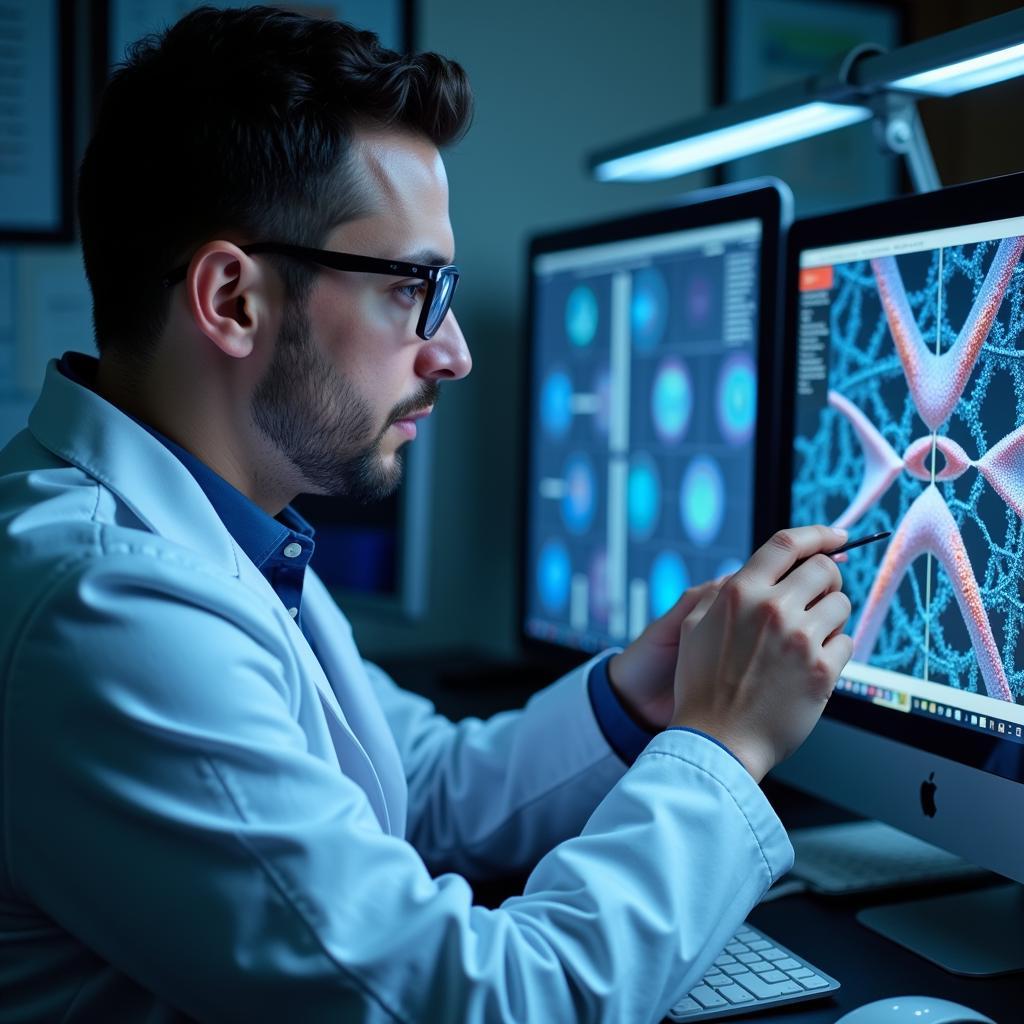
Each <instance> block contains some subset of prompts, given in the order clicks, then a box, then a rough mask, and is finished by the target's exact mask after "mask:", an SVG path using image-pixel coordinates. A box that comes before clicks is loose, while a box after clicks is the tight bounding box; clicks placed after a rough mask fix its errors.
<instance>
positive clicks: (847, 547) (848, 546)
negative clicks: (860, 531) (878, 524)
mask: <svg viewBox="0 0 1024 1024" xmlns="http://www.w3.org/2000/svg"><path fill="white" fill-rule="evenodd" d="M891 536H892V530H883V531H882V532H881V533H869V534H868V535H867V536H866V537H858V538H857V539H856V540H848V541H847V542H846V543H845V544H844V545H843V546H842V547H841V548H836V549H835V551H826V552H825V554H827V555H829V556H830V557H831V556H832V555H841V554H842V553H843V552H844V551H852V550H853V549H854V548H862V547H863V546H864V545H865V544H874V543H875V541H876V540H885V538H886V537H891Z"/></svg>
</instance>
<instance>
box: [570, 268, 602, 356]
mask: <svg viewBox="0 0 1024 1024" xmlns="http://www.w3.org/2000/svg"><path fill="white" fill-rule="evenodd" d="M597 321H598V312H597V296H596V295H595V294H594V293H593V291H592V290H591V289H590V288H588V287H587V286H586V285H585V284H578V285H576V287H575V288H573V290H572V291H571V292H570V293H569V300H568V302H566V304H565V332H566V334H568V335H569V340H570V341H571V342H572V343H573V344H574V345H576V346H577V347H578V348H586V347H587V345H589V344H590V343H591V342H592V341H593V340H594V335H595V334H597Z"/></svg>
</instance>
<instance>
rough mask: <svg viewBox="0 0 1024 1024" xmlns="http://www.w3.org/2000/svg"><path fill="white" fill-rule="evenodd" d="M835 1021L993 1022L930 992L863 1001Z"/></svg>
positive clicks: (855, 1023) (852, 1023)
mask: <svg viewBox="0 0 1024 1024" xmlns="http://www.w3.org/2000/svg"><path fill="white" fill-rule="evenodd" d="M836 1024H996V1022H995V1021H994V1020H993V1019H992V1018H991V1017H986V1016H985V1014H983V1013H978V1011H977V1010H971V1009H969V1008H968V1007H966V1006H961V1005H960V1004H959V1003H951V1002H950V1001H949V1000H948V999H937V998H936V997H934V996H892V997H891V998H889V999H877V1000H875V1002H873V1003H865V1004H864V1006H858V1007H857V1009H856V1010H851V1011H850V1012H849V1013H848V1014H846V1015H845V1016H843V1017H840V1018H839V1020H837V1021H836Z"/></svg>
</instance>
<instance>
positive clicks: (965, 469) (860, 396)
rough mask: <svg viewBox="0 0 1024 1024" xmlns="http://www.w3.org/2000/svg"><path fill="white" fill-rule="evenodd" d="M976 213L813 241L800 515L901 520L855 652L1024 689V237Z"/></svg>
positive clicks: (857, 585) (855, 574) (879, 525)
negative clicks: (948, 222)
mask: <svg viewBox="0 0 1024 1024" xmlns="http://www.w3.org/2000/svg"><path fill="white" fill-rule="evenodd" d="M976 227H977V230H973V231H960V232H959V234H958V235H957V236H956V237H954V238H951V239H950V240H951V241H953V242H955V243H956V244H949V245H944V244H942V241H943V239H942V238H941V237H940V238H939V239H935V238H930V239H929V241H930V242H931V243H932V244H930V245H928V246H927V247H920V246H917V245H915V244H914V243H913V240H912V239H911V240H910V241H909V242H905V241H904V240H901V239H891V240H887V241H886V242H879V243H874V244H873V245H871V246H866V248H867V251H868V253H869V254H868V255H867V256H866V258H860V259H849V258H842V257H843V253H842V249H838V250H836V251H833V252H831V253H830V252H829V251H828V250H819V251H817V252H813V251H812V252H808V253H805V254H803V257H802V259H801V270H800V281H799V289H800V292H799V326H798V339H797V342H798V349H797V352H798V355H797V361H798V366H797V381H796V432H795V441H794V466H793V484H792V516H791V518H792V521H793V522H794V523H797V524H799V523H810V522H830V523H835V524H836V525H839V526H843V527H846V528H847V529H848V530H849V531H850V533H851V536H854V537H855V536H859V535H862V534H869V533H874V532H876V531H882V530H891V531H892V536H891V537H890V538H888V540H887V541H884V542H882V543H879V544H875V545H869V546H867V547H865V548H863V549H861V550H859V551H857V552H855V553H851V557H850V560H849V562H848V564H847V565H846V566H845V567H844V569H843V576H844V590H845V591H846V593H847V594H848V595H849V597H850V599H851V602H852V604H853V617H852V619H851V629H852V636H853V639H854V660H855V661H856V662H862V663H867V664H869V665H871V666H875V667H877V668H880V669H887V670H890V671H893V672H897V673H901V674H902V675H905V676H910V677H913V678H914V679H917V680H924V681H927V682H932V683H937V684H940V685H943V686H948V687H952V688H954V689H956V690H961V691H965V692H968V693H977V694H980V695H983V696H987V697H991V698H995V699H998V700H1000V701H1010V702H1015V703H1018V704H1024V638H1022V626H1024V575H1022V569H1024V561H1022V560H1024V531H1022V517H1024V267H1022V266H1021V253H1022V251H1024V236H1021V235H1016V234H1014V235H1011V236H1009V237H1005V236H1001V237H992V236H991V235H990V234H989V235H987V236H986V233H985V230H984V227H985V226H984V225H978V226H976ZM1019 227H1020V228H1024V224H1021V225H1020V226H1019ZM934 234H938V233H934ZM1004 234H1005V232H1004ZM965 236H966V238H967V239H969V240H961V239H964V238H965ZM936 241H938V244H935V243H936ZM907 250H910V251H907ZM847 255H849V254H847ZM836 257H839V258H836Z"/></svg>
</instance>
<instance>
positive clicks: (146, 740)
mask: <svg viewBox="0 0 1024 1024" xmlns="http://www.w3.org/2000/svg"><path fill="white" fill-rule="evenodd" d="M140 566H141V567H140ZM41 585H42V586H43V587H44V589H45V597H44V598H43V599H42V600H41V601H40V602H39V603H37V604H36V605H35V607H34V609H33V611H32V612H31V613H30V614H29V616H28V617H27V618H26V620H25V621H24V622H23V623H22V627H21V629H20V631H19V640H18V643H17V645H16V647H15V649H14V650H13V651H12V652H11V656H10V658H9V660H8V662H7V665H6V666H5V668H4V671H5V672H6V686H5V701H4V704H3V728H4V732H5V738H6V743H5V746H4V748H3V749H4V763H3V764H2V765H0V770H2V778H3V787H2V800H3V802H2V805H0V813H2V815H3V822H4V836H5V848H4V865H5V872H6V878H7V881H8V883H9V885H10V887H11V889H12V891H14V892H17V893H18V894H20V896H21V897H22V898H23V899H25V900H28V901H31V902H32V903H33V904H34V905H35V906H37V907H38V908H40V909H41V910H42V911H43V912H45V913H46V914H47V915H49V916H50V918H51V919H52V920H53V921H54V922H56V924H57V925H59V926H60V927H61V928H63V929H65V930H66V931H67V932H68V933H70V934H71V935H73V936H75V937H76V938H77V940H78V941H80V942H81V943H82V944H84V945H85V946H86V947H87V948H88V949H90V950H91V951H92V952H93V953H94V954H95V955H96V956H97V957H100V958H102V959H103V960H104V961H106V962H108V963H109V964H110V965H112V967H113V969H115V970H116V971H120V972H123V974H124V975H125V976H127V977H128V978H130V979H133V980H134V983H135V984H137V985H138V986H141V987H142V988H144V989H146V990H147V991H150V992H152V993H154V994H156V995H157V996H158V997H159V998H161V999H162V1000H164V1001H166V1003H167V1004H169V1005H170V1006H172V1007H174V1008H175V1009H177V1010H178V1011H180V1012H182V1013H185V1014H187V1015H189V1016H191V1017H194V1018H197V1019H199V1020H203V1021H239V1022H245V1024H252V1022H258V1021H283V1020H302V1021H304V1022H325V1024H326V1022H331V1024H336V1022H338V1021H346V1022H355V1021H358V1022H366V1024H370V1022H384V1021H390V1022H397V1021H428V1020H429V1021H431V1022H434V1024H448V1022H451V1024H455V1022H460V1024H474V1022H484V1021H487V1022H490V1024H504V1022H511V1021H579V1022H587V1021H602V1022H612V1021H615V1022H622V1021H629V1022H645V1021H657V1020H658V1019H660V1017H661V1016H662V1014H663V1012H664V1011H665V1010H666V1008H667V1007H668V1006H669V1005H670V1004H671V1003H672V1002H673V1001H674V1000H675V998H677V997H678V996H680V995H681V994H682V993H683V992H684V991H685V990H686V989H688V988H689V986H690V985H692V984H693V982H694V981H695V980H696V979H697V977H698V976H699V975H700V973H701V972H702V971H703V970H704V969H705V968H706V967H707V966H708V965H709V963H710V962H711V960H712V959H713V957H714V956H715V955H716V954H717V953H718V951H719V948H720V947H721V946H722V944H723V943H724V942H725V941H726V940H727V938H728V935H729V934H730V933H731V931H732V930H733V929H734V928H735V927H736V926H737V925H738V924H739V923H740V921H741V920H742V919H743V917H744V916H745V914H746V913H747V911H748V910H749V908H750V907H751V906H752V905H753V904H754V903H755V902H756V901H757V899H758V898H759V897H760V895H761V894H762V893H763V892H764V890H765V889H766V888H767V887H768V885H769V884H770V883H771V882H772V881H773V880H774V879H775V878H776V877H777V876H778V875H779V874H780V873H781V872H782V871H783V870H785V869H786V868H787V867H788V866H789V862H790V858H791V849H790V847H789V845H788V841H787V840H786V837H785V833H784V832H783V830H782V828H781V826H780V825H779V823H778V821H777V819H776V818H775V816H774V814H773V813H772V811H771V809H770V807H769V805H768V804H767V802H766V801H765V799H764V797H763V795H762V794H761V792H760V791H759V789H758V787H757V786H756V785H755V784H754V783H753V781H752V780H751V779H750V777H749V776H748V775H747V774H746V773H745V772H744V771H743V770H742V768H741V767H740V766H739V765H738V764H737V763H736V762H735V761H734V760H733V759H732V758H731V757H730V756H729V755H728V754H727V753H725V752H724V751H721V750H720V749H718V748H717V747H716V746H715V745H714V744H713V743H710V742H708V741H707V740H704V739H702V738H701V737H699V736H694V735H690V734H686V733H681V732H675V733H664V734H662V735H660V736H658V737H656V738H655V739H654V740H653V741H652V743H651V745H650V746H649V747H648V748H647V750H646V752H645V753H644V754H643V755H641V757H640V758H639V759H638V761H637V762H636V764H635V765H634V766H633V767H632V768H631V769H629V771H627V772H626V773H625V774H624V775H623V777H622V778H621V779H620V780H619V781H618V782H617V783H615V784H614V785H613V786H612V788H611V790H610V792H608V794H607V795H606V796H605V798H604V800H603V801H601V803H600V804H599V805H598V806H597V808H596V810H595V811H594V813H593V815H592V816H591V817H590V819H589V821H588V822H587V823H586V825H585V826H584V828H583V830H582V834H581V835H580V836H579V837H577V838H575V839H571V840H568V841H567V842H565V843H563V844H561V845H559V846H558V847H556V848H555V849H554V850H553V851H552V852H551V853H549V854H548V855H547V856H545V857H544V858H543V859H542V860H541V861H540V863H539V864H538V866H537V867H536V869H535V870H534V872H533V873H532V875H531V876H530V879H529V882H528V885H527V887H526V890H525V892H524V894H523V895H522V896H520V897H517V898H516V899H513V900H510V901H508V902H507V903H506V904H504V905H503V906H502V907H500V908H498V909H496V910H486V909H483V908H480V907H474V906H473V905H472V901H471V893H470V890H469V887H468V885H467V884H466V882H465V881H463V880H462V879H461V878H460V877H458V876H455V875H444V876H441V877H439V878H436V879H434V878H431V876H430V874H429V872H428V871H427V869H426V867H425V865H424V863H423V861H422V860H421V858H420V857H419V856H418V855H417V853H416V851H415V850H414V848H413V847H412V846H411V845H410V844H409V843H407V842H405V841H404V840H402V839H400V838H398V837H394V836H389V835H387V834H385V833H384V832H383V831H382V830H381V829H380V827H379V826H378V823H377V821H376V818H375V817H374V815H373V813H372V811H371V810H370V807H369V805H368V802H367V800H366V799H365V797H364V795H363V792H362V790H361V789H359V788H358V787H357V786H356V785H355V784H353V783H352V782H351V781H350V780H348V779H347V778H346V777H345V776H344V775H342V774H341V773H340V771H339V770H338V766H337V764H336V763H335V764H331V763H328V761H327V760H325V759H321V758H320V757H317V756H314V755H313V754H312V753H311V752H310V749H309V747H308V745H307V743H306V739H305V733H304V732H303V730H302V729H301V728H300V727H299V724H298V722H299V720H300V719H301V716H302V715H303V714H304V713H305V709H304V708H303V707H302V706H301V703H300V700H299V694H300V687H299V686H298V677H297V675H296V673H297V666H296V664H295V662H294V659H293V657H292V655H291V654H290V653H289V644H288V642H287V639H286V625H287V623H286V620H285V618H284V614H285V613H284V611H283V609H271V608H270V603H269V602H261V601H259V600H254V597H253V594H252V592H251V591H249V590H247V589H246V588H244V587H242V586H241V585H240V584H238V583H237V581H235V584H234V586H232V581H231V580H230V579H227V578H225V577H221V576H219V575H215V574H213V573H209V574H207V573H206V572H205V571H204V570H203V568H202V566H197V565H190V564H186V563H185V562H182V563H180V564H179V563H178V562H177V561H176V560H175V559H174V558H170V557H168V556H167V555H166V554H161V550H160V549H159V548H149V549H148V553H147V550H146V548H145V547H143V548H141V549H139V550H136V551H133V552H131V553H126V554H124V555H119V554H108V555H107V556H106V557H103V558H100V559H98V560H91V559H87V560H85V561H84V562H79V563H73V564H70V565H64V566H63V567H62V568H61V570H60V572H59V573H55V575H54V577H53V578H52V579H49V580H46V581H44V583H43V584H41ZM94 964H95V962H94V961H92V962H91V966H93V967H94ZM83 977H84V976H83ZM109 980H110V979H109V978H108V979H105V983H106V982H107V981H109ZM103 1019H118V1018H116V1017H111V1016H107V1017H104V1018H103Z"/></svg>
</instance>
